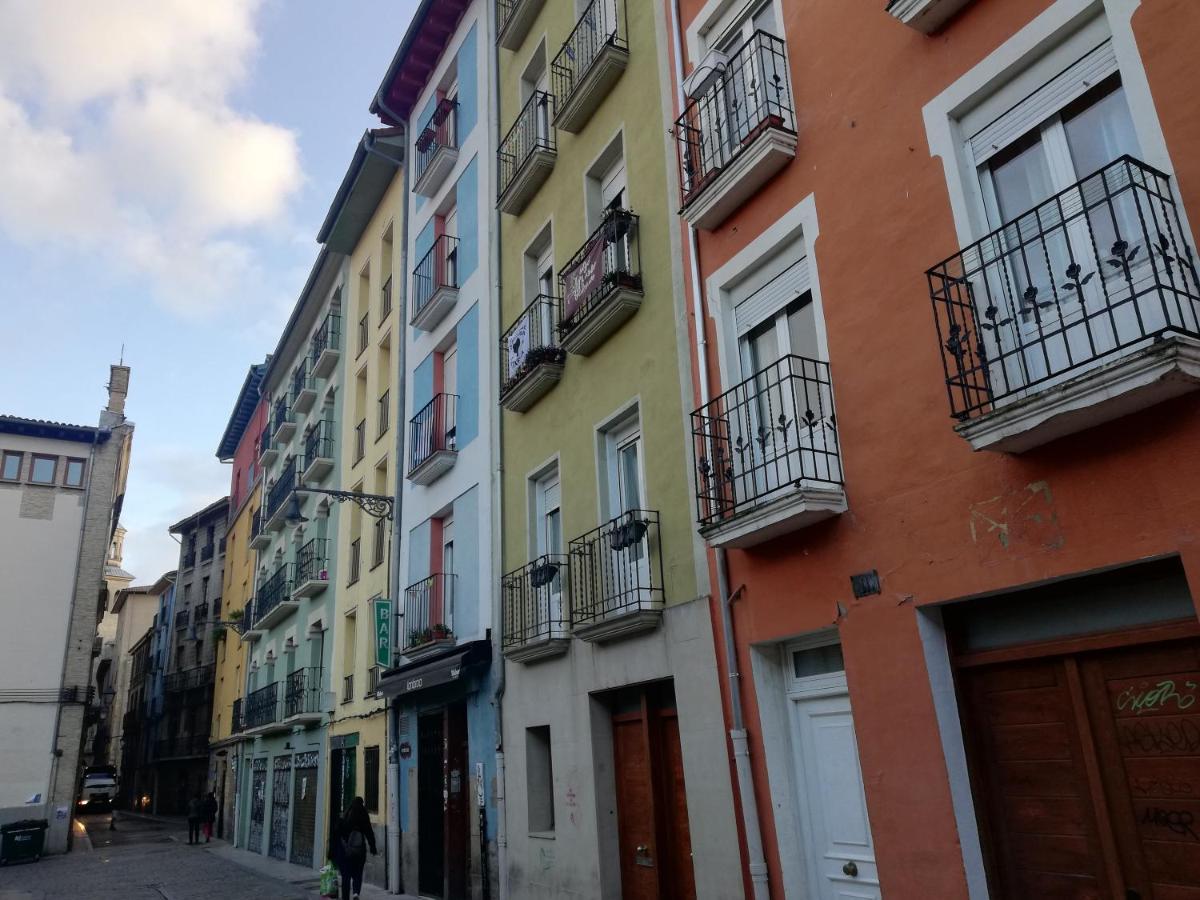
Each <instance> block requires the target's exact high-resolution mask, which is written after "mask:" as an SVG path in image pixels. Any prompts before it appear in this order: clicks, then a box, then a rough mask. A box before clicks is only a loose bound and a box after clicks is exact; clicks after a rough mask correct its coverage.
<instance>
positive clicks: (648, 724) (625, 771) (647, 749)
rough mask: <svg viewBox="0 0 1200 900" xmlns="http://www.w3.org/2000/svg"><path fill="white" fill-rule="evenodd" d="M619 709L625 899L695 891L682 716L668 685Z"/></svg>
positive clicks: (687, 899)
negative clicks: (681, 730)
mask: <svg viewBox="0 0 1200 900" xmlns="http://www.w3.org/2000/svg"><path fill="white" fill-rule="evenodd" d="M639 694H640V696H639V697H638V702H637V704H636V706H637V707H638V708H636V710H629V709H628V705H626V707H625V710H624V711H621V712H618V713H615V714H614V715H613V719H612V722H613V762H614V772H615V776H616V784H617V829H618V845H619V849H620V859H621V896H622V898H623V900H692V898H694V897H695V896H696V883H695V875H694V873H693V868H692V842H691V832H690V830H689V826H688V812H687V792H686V789H685V785H684V777H683V753H682V749H681V747H680V742H679V718H678V715H677V714H676V712H675V708H674V700H673V697H672V696H671V695H670V692H669V690H664V689H663V688H661V687H657V688H650V689H647V690H645V691H640V692H639Z"/></svg>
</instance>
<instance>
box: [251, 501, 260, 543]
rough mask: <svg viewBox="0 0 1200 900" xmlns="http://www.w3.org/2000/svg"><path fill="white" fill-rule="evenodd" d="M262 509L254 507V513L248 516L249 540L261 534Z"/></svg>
mask: <svg viewBox="0 0 1200 900" xmlns="http://www.w3.org/2000/svg"><path fill="white" fill-rule="evenodd" d="M262 518H263V517H262V510H261V509H256V510H255V511H254V515H253V516H251V517H250V540H254V539H255V538H256V537H258V536H259V535H260V534H262Z"/></svg>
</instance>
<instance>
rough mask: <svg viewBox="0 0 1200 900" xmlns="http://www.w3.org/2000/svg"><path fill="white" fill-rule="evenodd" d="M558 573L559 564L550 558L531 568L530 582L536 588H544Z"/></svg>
mask: <svg viewBox="0 0 1200 900" xmlns="http://www.w3.org/2000/svg"><path fill="white" fill-rule="evenodd" d="M557 574H558V564H557V563H552V562H550V561H549V560H546V561H544V562H540V563H538V564H537V565H535V566H534V567H533V568H532V569H530V570H529V583H530V584H531V585H533V586H534V587H535V588H544V587H545V586H546V585H548V584H549V583H550V582H552V581H553V580H554V576H555V575H557Z"/></svg>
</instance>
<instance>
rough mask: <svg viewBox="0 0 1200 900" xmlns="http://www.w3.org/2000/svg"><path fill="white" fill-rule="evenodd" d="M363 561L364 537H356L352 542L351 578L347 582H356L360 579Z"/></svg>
mask: <svg viewBox="0 0 1200 900" xmlns="http://www.w3.org/2000/svg"><path fill="white" fill-rule="evenodd" d="M361 562H362V538H355V539H354V540H352V541H351V542H350V578H349V580H348V581H347V582H346V583H347V584H354V583H355V582H356V581H358V569H359V564H360V563H361Z"/></svg>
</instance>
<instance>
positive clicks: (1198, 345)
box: [664, 0, 1200, 900]
mask: <svg viewBox="0 0 1200 900" xmlns="http://www.w3.org/2000/svg"><path fill="white" fill-rule="evenodd" d="M884 7H885V4H884V3H883V2H878V3H869V2H868V3H853V4H851V3H839V4H833V3H827V2H818V0H765V2H758V3H751V4H744V3H738V4H731V3H728V2H720V0H707V2H705V0H678V2H676V0H666V2H665V3H664V13H665V15H666V17H667V20H668V21H669V22H672V23H674V24H676V25H677V28H678V32H677V34H678V41H677V43H676V44H675V48H676V49H675V53H673V54H672V64H673V65H676V66H677V68H676V69H675V71H676V73H677V79H678V82H679V84H678V93H677V96H676V98H675V101H676V102H675V107H676V108H675V115H676V116H677V117H678V118H677V120H676V121H675V122H674V123H672V124H673V134H674V140H675V143H676V151H677V155H678V158H679V183H678V184H679V190H680V196H679V202H680V206H681V215H680V227H681V230H682V231H683V243H684V245H685V247H687V248H689V249H690V251H691V253H690V255H689V258H688V260H687V262H688V264H689V265H690V268H689V273H690V274H689V278H688V282H689V289H690V290H691V291H692V294H691V297H692V298H693V300H694V304H695V306H694V311H693V315H692V316H691V318H690V321H689V325H690V326H691V327H692V329H693V345H692V351H693V355H692V364H693V371H692V378H693V383H694V385H695V394H696V396H695V401H696V403H695V405H696V407H697V409H696V412H695V413H694V414H693V416H692V427H693V432H694V447H693V459H692V463H693V464H694V475H693V477H694V482H695V489H696V495H697V505H696V516H697V522H698V527H699V528H700V532H701V535H702V536H703V538H704V539H705V541H706V542H707V543H708V545H709V547H710V548H711V552H710V560H711V575H712V584H713V599H712V613H713V623H714V630H715V632H716V633H717V634H718V636H719V637H721V638H723V637H725V636H728V639H729V644H728V645H727V644H725V643H724V642H723V640H719V641H718V644H719V646H721V647H725V646H732V647H733V650H734V653H733V657H732V659H731V658H730V656H729V654H728V653H722V654H721V663H722V666H723V667H724V671H723V674H724V675H727V676H729V677H727V678H726V679H725V686H726V690H725V693H724V701H725V705H726V715H727V720H728V721H729V722H730V726H731V735H732V737H731V741H730V754H731V756H730V760H731V766H732V767H733V768H734V771H735V773H736V774H737V775H739V777H738V779H737V782H736V784H737V787H738V789H739V790H738V792H739V796H740V803H741V809H742V813H743V815H742V821H741V833H740V835H739V838H740V848H741V854H742V863H743V867H744V869H745V871H746V889H747V895H748V896H751V895H752V896H755V897H767V896H770V897H779V898H782V897H820V898H826V897H829V898H832V897H838V896H855V897H871V896H887V897H888V898H889V900H894V898H929V897H938V898H958V897H962V898H966V897H971V898H977V897H989V896H990V897H994V898H1000V897H1004V898H1009V897H1011V898H1028V897H1051V896H1052V897H1064V898H1077V897H1078V898H1082V897H1114V898H1151V897H1158V898H1184V897H1200V839H1197V837H1196V835H1197V834H1198V833H1200V824H1196V825H1193V824H1191V823H1192V822H1197V823H1200V624H1198V622H1197V603H1198V601H1197V600H1196V598H1197V597H1200V545H1198V542H1197V514H1196V509H1197V503H1198V501H1200V479H1198V478H1197V476H1196V471H1197V463H1198V462H1200V449H1198V448H1200V417H1198V416H1197V412H1198V411H1200V400H1198V396H1200V395H1197V394H1196V393H1195V392H1194V390H1195V388H1196V387H1197V386H1198V379H1200V321H1198V318H1197V317H1198V315H1200V281H1198V280H1197V271H1196V255H1195V250H1196V241H1197V233H1196V231H1195V229H1194V228H1193V227H1191V225H1189V218H1190V219H1191V221H1195V219H1196V217H1197V216H1200V153H1198V152H1197V151H1198V150H1200V108H1198V105H1200V99H1198V96H1200V95H1198V94H1197V92H1196V90H1195V84H1196V69H1195V59H1196V50H1195V48H1196V47H1197V45H1198V44H1200V8H1198V7H1196V6H1195V5H1194V4H1192V3H1190V2H1187V0H1143V2H1138V0H1057V2H1047V0H974V2H964V0H892V2H891V3H889V4H886V7H887V8H886V9H885V8H884ZM677 54H679V55H681V58H680V59H676V58H675V57H676V55H677ZM835 409H836V412H835ZM743 731H744V738H745V740H744V746H745V753H743V737H742V732H743ZM746 754H748V755H746ZM1185 823H1186V824H1185Z"/></svg>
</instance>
